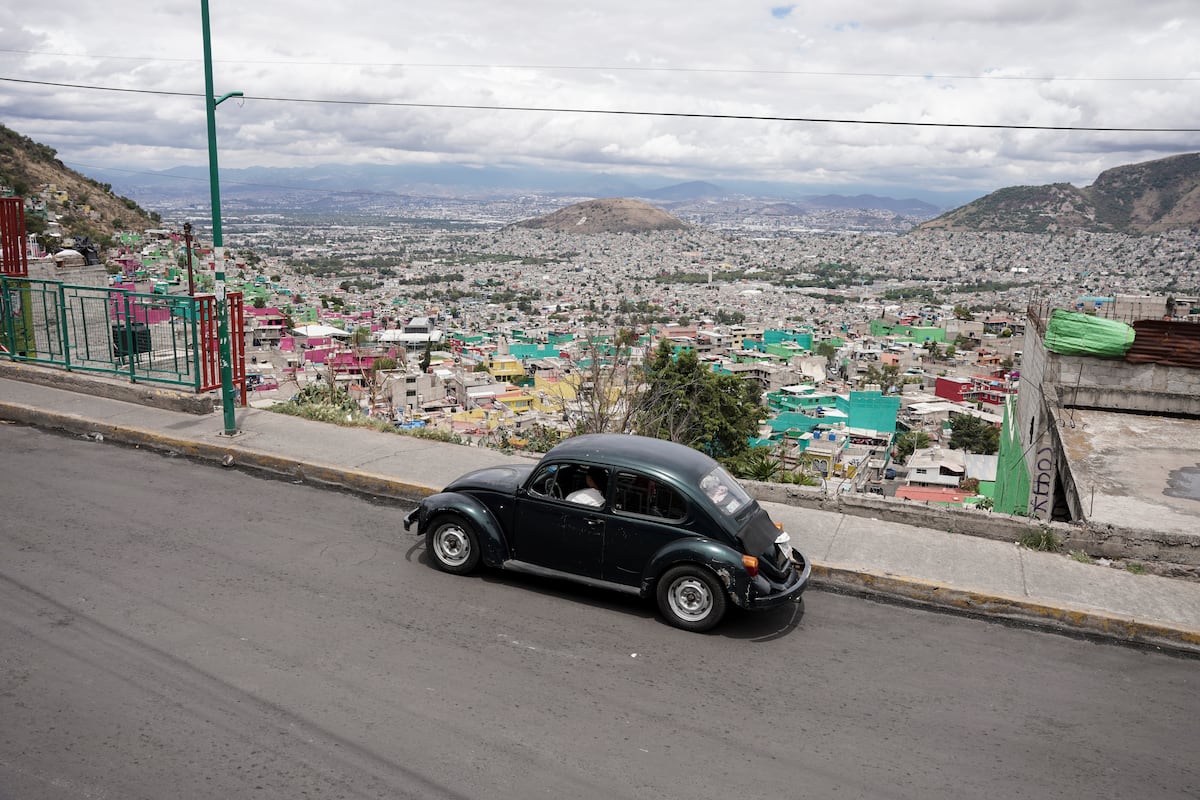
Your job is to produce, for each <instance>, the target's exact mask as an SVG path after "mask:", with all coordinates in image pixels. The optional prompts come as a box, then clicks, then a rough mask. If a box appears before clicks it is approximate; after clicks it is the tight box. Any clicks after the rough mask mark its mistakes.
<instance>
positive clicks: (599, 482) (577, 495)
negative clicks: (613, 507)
mask: <svg viewBox="0 0 1200 800" xmlns="http://www.w3.org/2000/svg"><path fill="white" fill-rule="evenodd" d="M606 477H607V476H606V475H605V474H604V471H603V470H599V469H589V470H588V471H587V475H586V477H585V478H584V480H586V481H587V486H585V487H584V488H582V489H577V490H575V491H573V492H571V493H570V494H569V495H567V500H568V501H570V502H572V503H580V504H581V505H585V506H595V507H596V508H600V507H601V506H603V505H604V491H603V489H602V488H601V487H602V486H603V482H604V480H605V478H606Z"/></svg>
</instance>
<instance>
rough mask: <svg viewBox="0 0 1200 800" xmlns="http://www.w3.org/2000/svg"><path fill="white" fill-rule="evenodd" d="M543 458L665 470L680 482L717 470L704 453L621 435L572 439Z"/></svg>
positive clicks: (588, 436)
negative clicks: (678, 477) (683, 479)
mask: <svg viewBox="0 0 1200 800" xmlns="http://www.w3.org/2000/svg"><path fill="white" fill-rule="evenodd" d="M545 457H546V458H554V459H571V460H579V461H591V462H596V463H603V464H611V465H613V466H617V467H630V468H640V469H655V470H665V471H667V472H671V473H674V474H675V475H678V476H680V477H684V478H688V477H690V478H697V477H699V476H702V475H706V474H708V473H709V472H711V471H712V470H713V469H715V468H716V467H717V466H719V465H718V464H717V462H716V461H714V460H713V459H711V458H709V457H708V456H706V455H704V453H701V452H700V451H699V450H693V449H692V448H690V447H687V446H685V445H682V444H677V443H676V442H669V441H667V440H665V439H653V438H650V437H648V436H634V435H632V434H625V433H589V434H584V435H582V436H574V437H572V438H570V439H567V440H565V441H563V442H562V443H561V444H559V445H557V446H555V447H554V449H552V450H551V451H550V452H549V453H547V454H546V456H545Z"/></svg>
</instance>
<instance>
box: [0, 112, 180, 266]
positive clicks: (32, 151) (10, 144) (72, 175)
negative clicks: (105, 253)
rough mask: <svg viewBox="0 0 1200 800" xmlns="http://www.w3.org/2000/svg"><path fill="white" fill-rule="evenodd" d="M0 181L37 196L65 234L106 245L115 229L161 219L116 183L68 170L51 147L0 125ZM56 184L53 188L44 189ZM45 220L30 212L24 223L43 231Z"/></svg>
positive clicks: (152, 223) (21, 193)
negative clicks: (119, 192)
mask: <svg viewBox="0 0 1200 800" xmlns="http://www.w3.org/2000/svg"><path fill="white" fill-rule="evenodd" d="M0 185H3V186H5V187H8V189H11V190H12V193H13V194H14V195H16V196H17V197H24V198H27V199H28V198H38V199H39V200H40V201H44V204H45V209H46V211H47V212H49V213H50V214H53V216H54V217H55V218H57V220H58V222H59V223H60V224H61V225H62V228H63V234H64V236H66V237H78V236H86V237H87V238H88V239H90V240H91V241H92V242H94V243H96V244H99V245H104V244H107V243H108V242H109V240H111V238H112V236H113V234H114V233H116V232H117V231H144V230H146V229H147V228H153V227H155V226H156V225H157V224H158V223H159V221H160V220H159V219H158V215H157V214H152V213H149V212H147V211H145V210H144V209H143V208H142V207H141V206H139V205H138V204H137V203H135V202H134V201H132V200H130V199H129V198H127V197H120V196H118V195H115V194H113V192H112V187H110V186H109V185H108V184H104V183H99V182H97V181H94V180H92V179H91V178H88V177H86V176H84V175H81V174H79V173H78V172H76V171H74V170H72V169H69V168H68V167H67V166H66V165H65V164H63V163H62V162H61V161H59V160H58V153H57V152H56V151H55V150H54V148H52V147H48V146H46V145H44V144H39V143H37V142H35V141H33V140H32V139H30V138H29V137H27V136H22V135H20V134H19V133H17V132H15V131H13V130H10V129H9V128H6V127H4V126H3V125H0ZM48 185H49V186H53V187H54V189H55V192H53V193H51V192H48V191H43V187H46V186H48ZM45 225H46V219H44V218H43V217H42V216H40V215H39V214H36V213H30V212H29V211H26V214H25V227H26V228H27V229H28V230H29V231H30V232H33V233H41V232H42V230H44V229H45Z"/></svg>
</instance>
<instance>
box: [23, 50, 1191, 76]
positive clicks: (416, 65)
mask: <svg viewBox="0 0 1200 800" xmlns="http://www.w3.org/2000/svg"><path fill="white" fill-rule="evenodd" d="M0 53H13V54H16V55H28V56H54V57H58V58H88V59H102V60H106V61H140V62H147V63H153V62H155V61H162V62H171V63H185V64H200V63H202V62H201V61H200V59H195V58H170V57H165V56H114V55H91V54H83V53H52V52H45V51H40V50H11V49H5V48H0ZM213 63H216V64H244V65H247V66H264V65H266V66H269V65H275V66H286V67H304V66H308V67H400V68H413V69H537V70H546V71H574V72H685V73H686V72H694V73H701V74H727V75H798V76H805V77H814V78H913V79H917V80H956V81H958V80H963V81H1036V82H1039V83H1046V82H1050V81H1071V82H1088V81H1094V82H1100V83H1107V82H1135V83H1165V82H1173V81H1200V77H1171V76H1149V77H1122V76H1117V77H1108V78H1101V77H1093V76H1065V75H1064V76H1059V75H934V74H929V73H924V74H918V73H905V72H833V71H830V72H821V71H813V70H790V69H736V68H729V67H666V66H634V65H628V64H623V65H620V66H603V65H571V64H445V63H432V62H403V61H402V62H384V61H281V60H267V61H263V60H253V61H243V60H238V61H232V60H217V61H214V62H213Z"/></svg>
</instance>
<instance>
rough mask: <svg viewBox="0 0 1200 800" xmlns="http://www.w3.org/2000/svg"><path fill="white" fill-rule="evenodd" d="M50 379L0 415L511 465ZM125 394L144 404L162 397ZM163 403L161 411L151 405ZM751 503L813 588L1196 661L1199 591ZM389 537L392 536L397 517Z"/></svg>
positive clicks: (171, 437) (159, 444)
mask: <svg viewBox="0 0 1200 800" xmlns="http://www.w3.org/2000/svg"><path fill="white" fill-rule="evenodd" d="M12 374H14V371H13V370H5V371H4V372H3V373H0V375H12ZM89 380H91V383H90V384H89ZM56 384H57V385H59V386H71V385H72V384H74V386H73V388H74V390H70V389H68V388H56V386H47V385H39V384H37V383H30V382H27V381H25V380H16V379H13V378H12V377H3V376H0V419H4V420H12V421H16V422H21V423H25V424H30V425H36V426H39V427H44V428H50V429H58V430H64V431H68V432H71V433H75V434H80V435H89V434H90V435H99V436H101V437H103V438H104V439H105V440H107V441H111V442H119V443H123V444H133V445H140V446H142V447H146V448H149V449H153V450H157V451H171V452H176V453H180V454H183V455H187V456H191V457H194V458H198V459H203V460H207V461H213V462H216V463H226V464H231V465H234V466H238V467H240V468H243V469H249V470H256V471H264V472H268V473H272V474H275V475H280V476H286V477H289V478H292V479H293V480H303V481H305V482H307V483H313V484H316V485H324V486H330V487H337V488H344V489H348V490H351V491H355V492H360V493H364V494H369V495H376V496H380V497H389V498H396V499H406V500H415V499H419V498H420V497H423V496H425V495H427V494H430V493H432V492H436V491H438V490H440V489H441V487H442V486H444V485H445V484H447V483H449V482H450V480H452V479H453V478H455V477H457V476H458V475H460V474H462V473H463V472H466V471H467V470H470V469H476V468H478V467H483V466H488V465H492V464H501V463H508V462H511V461H513V460H514V457H513V456H507V455H504V454H503V453H500V452H498V451H494V450H488V449H485V448H475V447H465V446H461V445H452V444H445V443H441V442H434V441H429V440H425V439H417V438H414V437H410V436H399V435H397V436H393V435H389V434H382V433H378V432H376V431H371V430H367V429H361V428H340V427H337V426H334V425H328V424H325V423H319V422H310V421H308V420H303V419H297V418H294V417H288V416H284V415H282V414H273V413H271V412H269V411H264V410H260V409H253V408H248V409H243V408H239V409H238V410H237V428H238V430H239V433H238V435H236V436H234V437H227V436H224V435H223V432H222V431H223V419H222V416H221V414H220V413H211V414H195V413H188V412H187V411H182V410H171V409H170V408H164V407H156V406H149V405H143V404H140V403H134V402H128V401H126V400H116V399H110V398H107V397H102V396H97V393H96V392H95V391H91V390H90V389H89V385H91V386H94V385H96V381H95V380H94V379H88V378H86V377H69V378H59V379H57V380H56ZM139 391H143V392H147V393H151V394H154V395H155V397H154V398H150V399H154V400H161V399H162V397H163V396H164V395H165V394H167V393H164V392H161V391H157V390H154V389H139ZM163 405H167V406H169V405H170V403H161V402H159V403H157V406H163ZM516 458H520V456H517V457H516ZM763 505H764V507H766V509H767V510H768V511H769V512H770V514H771V516H772V517H773V518H774V519H775V520H776V521H778V522H781V523H783V525H784V527H785V528H786V529H787V530H788V531H789V532H790V533H791V534H792V541H793V543H794V544H795V545H796V547H797V548H799V549H800V550H801V552H803V553H805V554H806V555H807V556H808V557H809V559H810V560H811V561H812V562H813V585H814V587H816V588H825V589H830V590H834V591H843V592H851V593H856V594H862V595H867V596H877V597H886V598H889V599H892V600H898V601H901V602H906V603H913V604H917V605H921V606H929V607H934V608H938V609H942V610H946V611H951V612H954V613H962V614H969V615H976V616H981V617H989V618H999V619H1004V620H1010V621H1015V622H1020V623H1023V624H1030V625H1036V626H1039V627H1046V628H1050V629H1054V630H1058V631H1061V632H1066V633H1071V634H1076V635H1083V636H1089V637H1097V638H1103V639H1112V640H1117V641H1121V642H1128V643H1138V644H1143V645H1148V646H1152V647H1160V648H1163V649H1166V650H1171V651H1175V652H1181V653H1189V654H1194V655H1200V583H1197V582H1193V581H1185V580H1177V579H1172V578H1162V577H1157V576H1153V575H1134V574H1131V573H1128V572H1125V571H1122V570H1117V569H1112V568H1107V567H1102V566H1098V565H1092V564H1083V563H1079V562H1076V561H1074V560H1072V559H1070V558H1068V557H1066V556H1064V555H1058V554H1052V553H1041V552H1036V551H1032V550H1027V549H1024V548H1021V547H1018V546H1016V545H1015V544H1011V543H1004V542H995V541H991V540H987V539H979V538H975V537H971V536H964V535H961V534H952V533H947V532H944V531H938V530H932V529H929V528H921V527H916V526H911V525H903V524H899V523H893V522H887V521H882V520H873V519H864V518H860V517H853V516H848V515H844V514H839V513H834V512H828V511H817V510H812V509H807V508H801V507H798V506H792V505H785V504H781V503H763ZM396 532H397V535H403V530H402V528H401V524H400V515H399V514H397V517H396Z"/></svg>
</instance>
